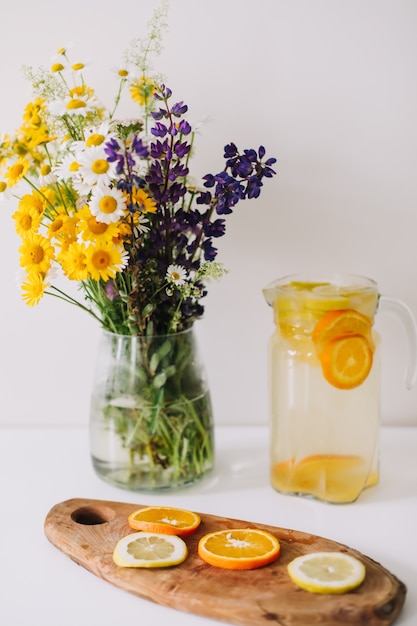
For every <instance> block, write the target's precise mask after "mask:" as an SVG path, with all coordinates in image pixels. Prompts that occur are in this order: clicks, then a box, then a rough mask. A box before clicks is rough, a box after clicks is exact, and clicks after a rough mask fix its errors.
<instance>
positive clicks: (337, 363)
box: [263, 275, 417, 503]
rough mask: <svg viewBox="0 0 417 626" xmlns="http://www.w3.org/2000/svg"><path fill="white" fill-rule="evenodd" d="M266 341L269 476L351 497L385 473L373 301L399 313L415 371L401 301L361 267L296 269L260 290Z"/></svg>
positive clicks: (410, 320)
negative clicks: (270, 315)
mask: <svg viewBox="0 0 417 626" xmlns="http://www.w3.org/2000/svg"><path fill="white" fill-rule="evenodd" d="M263 293H264V296H265V299H266V301H267V302H268V304H269V305H270V306H272V307H273V311H274V322H275V324H276V330H275V332H274V334H273V335H272V337H271V339H270V344H269V377H270V380H269V387H270V411H271V427H270V434H271V438H270V446H271V448H270V459H271V483H272V485H273V487H274V488H275V489H276V490H277V491H279V492H281V493H291V494H298V495H308V496H312V497H315V498H317V499H319V500H324V501H326V502H332V503H346V502H353V501H355V500H356V499H357V498H358V496H359V495H360V494H361V492H362V491H363V489H365V488H366V487H369V486H371V485H375V484H377V483H378V480H379V424H380V361H381V359H380V356H381V339H380V336H379V334H378V333H377V332H376V331H375V329H374V328H373V323H374V316H375V313H376V312H377V310H378V309H379V310H382V309H383V308H385V309H386V310H390V311H392V312H394V313H396V314H397V315H398V316H399V317H400V319H401V320H402V322H403V324H404V327H405V330H406V332H407V336H408V342H409V346H410V354H409V361H408V368H407V371H406V385H407V387H408V388H411V387H412V386H413V385H414V382H415V378H416V375H417V368H416V364H417V327H416V323H415V320H414V317H413V315H412V313H411V312H410V309H409V308H408V307H407V306H406V305H405V304H404V303H403V302H401V301H399V300H395V299H393V298H387V297H385V296H381V295H380V294H379V292H378V286H377V284H376V282H375V281H373V280H371V279H369V278H365V277H362V276H356V275H335V276H324V277H318V279H317V278H316V279H312V278H310V277H308V276H302V275H291V276H286V277H284V278H281V279H278V280H277V281H274V282H273V283H271V284H270V285H268V286H267V287H266V288H265V289H264V290H263Z"/></svg>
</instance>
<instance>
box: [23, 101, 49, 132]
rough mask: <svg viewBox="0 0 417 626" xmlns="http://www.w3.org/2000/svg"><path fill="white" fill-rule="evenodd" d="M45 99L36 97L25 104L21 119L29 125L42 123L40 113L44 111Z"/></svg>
mask: <svg viewBox="0 0 417 626" xmlns="http://www.w3.org/2000/svg"><path fill="white" fill-rule="evenodd" d="M45 108H46V106H45V100H43V99H42V98H36V100H34V101H33V102H29V104H27V105H26V107H25V110H24V112H23V121H24V122H25V124H27V125H29V126H39V125H40V124H41V123H42V113H44V111H45Z"/></svg>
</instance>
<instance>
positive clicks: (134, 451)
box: [90, 327, 214, 491]
mask: <svg viewBox="0 0 417 626" xmlns="http://www.w3.org/2000/svg"><path fill="white" fill-rule="evenodd" d="M90 445H91V455H92V461H93V466H94V469H95V471H96V473H97V474H98V476H100V477H101V478H102V479H103V480H105V481H107V482H109V483H111V484H112V485H115V486H117V487H121V488H124V489H130V490H135V491H157V490H169V489H177V488H180V487H183V486H185V485H191V484H193V483H195V482H196V481H198V480H200V479H201V478H203V477H204V476H205V475H206V474H207V473H208V472H209V471H210V470H211V469H212V467H213V448H214V442H213V415H212V407H211V400H210V393H209V390H208V386H207V381H206V377H205V372H204V368H203V366H202V363H201V361H200V359H199V354H198V346H197V341H196V337H195V332H194V330H193V328H192V327H191V328H190V329H188V330H186V331H183V332H179V333H173V334H170V335H158V336H149V337H147V336H130V335H129V336H127V335H126V336H125V335H117V334H113V333H111V332H107V331H104V332H103V333H102V337H101V340H100V344H99V350H98V357H97V365H96V371H95V379H94V388H93V393H92V398H91V411H90Z"/></svg>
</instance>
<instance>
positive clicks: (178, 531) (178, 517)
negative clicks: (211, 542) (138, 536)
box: [128, 506, 201, 535]
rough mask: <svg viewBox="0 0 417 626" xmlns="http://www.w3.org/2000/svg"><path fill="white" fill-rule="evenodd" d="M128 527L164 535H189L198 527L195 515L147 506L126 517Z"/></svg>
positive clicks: (188, 512)
mask: <svg viewBox="0 0 417 626" xmlns="http://www.w3.org/2000/svg"><path fill="white" fill-rule="evenodd" d="M128 522H129V526H130V527H131V528H134V529H135V530H146V531H148V532H152V533H162V534H165V535H190V534H191V533H193V532H195V531H196V530H197V528H198V526H199V525H200V522H201V519H200V516H199V515H197V513H194V512H193V511H187V510H185V509H177V508H174V507H169V506H147V507H144V508H143V509H139V510H138V511H134V512H133V513H131V514H130V515H129V517H128Z"/></svg>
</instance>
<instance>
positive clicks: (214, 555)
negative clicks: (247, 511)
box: [198, 528, 281, 570]
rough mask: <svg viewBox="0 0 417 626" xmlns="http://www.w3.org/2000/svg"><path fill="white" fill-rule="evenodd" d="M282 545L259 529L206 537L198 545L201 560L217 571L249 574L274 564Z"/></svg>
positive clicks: (237, 529) (244, 529)
mask: <svg viewBox="0 0 417 626" xmlns="http://www.w3.org/2000/svg"><path fill="white" fill-rule="evenodd" d="M280 550H281V546H280V543H279V541H278V539H277V538H276V537H274V535H272V534H271V533H268V532H266V531H264V530H259V529H257V528H228V529H226V530H218V531H215V532H212V533H208V534H207V535H204V537H202V538H201V539H200V541H199V543H198V555H199V557H200V558H201V559H202V560H203V561H205V562H206V563H209V564H210V565H214V566H215V567H222V568H224V569H235V570H249V569H256V568H257V567H263V566H264V565H268V564H269V563H273V562H274V561H276V560H277V558H278V557H279V554H280Z"/></svg>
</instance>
